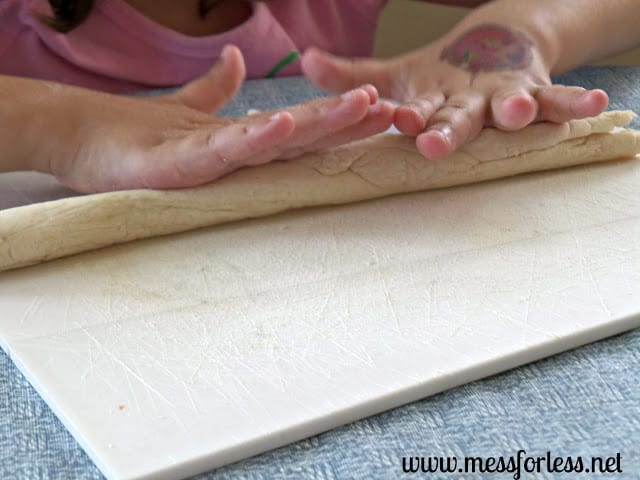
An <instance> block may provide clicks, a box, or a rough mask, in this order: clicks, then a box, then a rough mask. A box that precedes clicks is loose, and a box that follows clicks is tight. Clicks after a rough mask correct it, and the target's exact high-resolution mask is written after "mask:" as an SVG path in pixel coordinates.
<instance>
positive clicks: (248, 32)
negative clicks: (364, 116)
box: [0, 0, 387, 92]
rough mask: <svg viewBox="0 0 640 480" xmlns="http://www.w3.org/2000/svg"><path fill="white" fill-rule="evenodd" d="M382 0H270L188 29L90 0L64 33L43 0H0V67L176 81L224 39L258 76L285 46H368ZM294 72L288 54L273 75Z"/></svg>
mask: <svg viewBox="0 0 640 480" xmlns="http://www.w3.org/2000/svg"><path fill="white" fill-rule="evenodd" d="M386 2H387V0H269V1H268V2H265V3H263V2H255V3H253V14H252V15H251V17H250V18H249V19H248V20H247V21H246V22H244V23H243V24H241V25H239V26H237V27H236V28H234V29H232V30H229V31H227V32H224V33H221V34H219V35H213V36H209V37H189V36H186V35H183V34H181V33H178V32H175V31H173V30H170V29H168V28H165V27H163V26H161V25H159V24H157V23H155V22H153V21H152V20H149V19H148V18H146V17H144V16H143V15H142V14H140V13H139V12H138V11H137V10H135V9H134V8H133V7H131V6H130V5H128V4H127V3H125V1H124V0H97V1H96V2H95V7H94V10H93V11H92V13H91V15H90V16H89V18H88V19H87V20H86V21H85V22H84V23H82V24H81V25H80V26H79V27H77V28H76V29H74V30H73V31H72V32H70V33H67V34H62V33H58V32H56V31H54V30H52V29H51V28H49V27H48V26H46V25H44V24H43V23H42V22H41V21H40V20H39V19H38V18H37V16H36V15H34V13H35V12H40V13H45V14H47V15H50V13H51V10H50V8H49V4H48V2H47V1H46V0H0V74H5V75H17V76H23V77H31V78H41V79H48V80H55V81H59V82H64V83H68V84H72V85H79V86H84V87H89V88H94V89H97V90H104V91H108V92H130V91H135V90H143V89H150V88H160V87H170V86H177V85H182V84H184V83H186V82H188V81H189V80H191V79H193V78H195V77H197V76H198V75H200V74H202V73H204V72H206V71H207V70H208V69H209V68H210V67H211V65H212V64H213V63H214V62H215V60H216V59H217V58H218V56H219V54H220V51H221V50H222V47H223V46H224V45H226V44H229V43H231V44H234V45H237V46H238V47H239V48H240V50H242V53H243V54H244V57H245V62H246V64H247V76H248V78H262V77H264V76H265V75H266V74H267V73H268V72H269V71H270V70H271V69H272V68H273V67H274V66H275V65H276V64H277V63H278V62H279V61H280V60H281V59H282V58H283V57H284V56H285V55H286V54H287V53H289V52H290V51H292V50H294V49H296V50H298V51H300V52H303V51H304V50H305V49H306V48H307V47H309V46H312V45H314V46H317V47H320V48H322V49H325V50H328V51H330V52H333V53H336V54H339V55H348V56H367V55H370V54H371V50H372V47H373V39H374V34H375V30H376V23H377V19H378V15H379V13H380V11H381V10H382V8H383V7H384V5H385V3H386ZM299 73H300V63H299V62H295V63H294V64H291V65H289V66H288V67H286V68H285V69H283V70H282V71H281V72H280V75H296V74H299Z"/></svg>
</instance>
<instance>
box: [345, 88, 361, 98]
mask: <svg viewBox="0 0 640 480" xmlns="http://www.w3.org/2000/svg"><path fill="white" fill-rule="evenodd" d="M361 90H362V89H361V88H354V89H353V90H349V91H348V92H345V93H343V94H342V95H340V98H341V99H342V100H351V99H352V98H353V97H354V96H355V95H356V94H357V93H358V92H359V91H361Z"/></svg>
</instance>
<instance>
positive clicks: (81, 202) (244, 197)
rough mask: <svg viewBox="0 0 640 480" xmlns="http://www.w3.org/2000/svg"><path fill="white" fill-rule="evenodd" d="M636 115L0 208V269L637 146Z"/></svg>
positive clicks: (380, 148) (392, 139)
mask: <svg viewBox="0 0 640 480" xmlns="http://www.w3.org/2000/svg"><path fill="white" fill-rule="evenodd" d="M634 117H635V114H634V113H633V112H630V111H614V112H606V113H603V114H601V115H599V116H598V117H594V118H590V119H582V120H574V121H571V122H569V123H566V124H559V125H556V124H548V123H544V124H536V125H531V126H529V127H527V128H525V129H523V130H520V131H517V132H503V131H499V130H496V129H485V130H483V131H482V133H481V134H480V136H479V137H478V138H477V139H476V140H474V141H473V142H471V143H469V144H468V145H466V146H464V147H463V148H461V149H460V150H459V151H457V152H456V153H454V154H452V155H451V156H450V157H448V158H447V159H445V160H442V161H439V162H432V161H429V160H427V159H425V158H424V157H422V156H421V155H420V154H419V153H418V151H417V149H416V148H415V146H414V141H415V140H414V139H413V138H410V137H406V136H402V135H397V134H380V135H377V136H375V137H371V138H369V139H366V140H361V141H358V142H354V143H351V144H349V145H343V146H340V147H337V148H334V149H331V150H327V151H325V152H320V153H315V154H308V155H304V156H302V157H300V158H298V159H296V160H290V161H286V162H272V163H269V164H266V165H263V166H259V167H252V168H245V169H241V170H239V171H237V172H234V173H232V174H230V175H228V176H227V177H225V178H223V179H221V180H219V181H217V182H214V183H212V184H210V185H205V186H201V187H197V188H190V189H183V190H167V191H162V190H130V191H118V192H110V193H102V194H95V195H87V196H81V197H72V198H65V199H62V200H56V201H51V202H44V203H38V204H33V205H27V206H23V207H17V208H11V209H7V210H3V211H0V271H2V270H8V269H13V268H18V267H23V266H27V265H33V264H36V263H40V262H44V261H47V260H52V259H55V258H60V257H64V256H67V255H73V254H76V253H80V252H85V251H89V250H94V249H98V248H102V247H106V246H109V245H114V244H118V243H124V242H129V241H132V240H136V239H141V238H148V237H154V236H158V235H167V234H170V233H176V232H183V231H187V230H192V229H196V228H201V227H205V226H210V225H215V224H219V223H225V222H230V221H234V220H241V219H245V218H255V217H262V216H266V215H271V214H275V213H278V212H283V211H285V210H291V209H295V208H302V207H311V206H319V205H330V204H343V203H350V202H356V201H360V200H366V199H373V198H379V197H384V196H387V195H392V194H395V193H405V192H414V191H421V190H429V189H434V188H443V187H450V186H454V185H463V184H467V183H475V182H480V181H484V180H490V179H496V178H501V177H507V176H512V175H518V174H521V173H526V172H534V171H541V170H548V169H555V168H563V167H568V166H573V165H579V164H586V163H591V162H599V161H605V160H614V159H623V158H633V157H634V156H635V155H636V154H637V153H640V132H637V131H634V130H628V129H623V128H620V127H623V126H625V125H628V124H629V123H630V122H631V121H632V119H633V118H634Z"/></svg>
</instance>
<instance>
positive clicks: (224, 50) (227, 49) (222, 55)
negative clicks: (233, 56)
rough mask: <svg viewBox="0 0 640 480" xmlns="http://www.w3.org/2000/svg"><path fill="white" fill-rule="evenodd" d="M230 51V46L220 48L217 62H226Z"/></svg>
mask: <svg viewBox="0 0 640 480" xmlns="http://www.w3.org/2000/svg"><path fill="white" fill-rule="evenodd" d="M230 51H231V45H225V46H224V47H222V51H221V52H220V57H218V60H219V61H220V62H225V61H226V60H227V57H228V56H229V52H230Z"/></svg>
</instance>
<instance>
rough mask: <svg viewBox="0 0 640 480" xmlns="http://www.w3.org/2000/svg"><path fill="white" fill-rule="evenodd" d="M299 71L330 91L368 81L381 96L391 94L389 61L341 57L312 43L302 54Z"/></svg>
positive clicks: (337, 90)
mask: <svg viewBox="0 0 640 480" xmlns="http://www.w3.org/2000/svg"><path fill="white" fill-rule="evenodd" d="M302 72H303V73H304V75H305V76H306V77H307V78H309V79H310V80H311V81H312V82H313V83H314V84H315V85H316V86H318V87H320V88H322V89H325V90H329V91H332V92H344V91H346V90H349V89H353V88H355V87H357V86H358V85H362V84H366V83H372V84H374V85H375V86H376V87H377V88H378V90H379V91H380V93H381V94H382V96H384V97H391V79H392V75H391V68H390V64H389V62H385V61H380V60H371V59H360V58H343V57H338V56H335V55H331V54H329V53H327V52H323V51H321V50H319V49H317V48H313V47H312V48H309V49H308V50H307V51H305V53H304V54H303V56H302Z"/></svg>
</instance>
